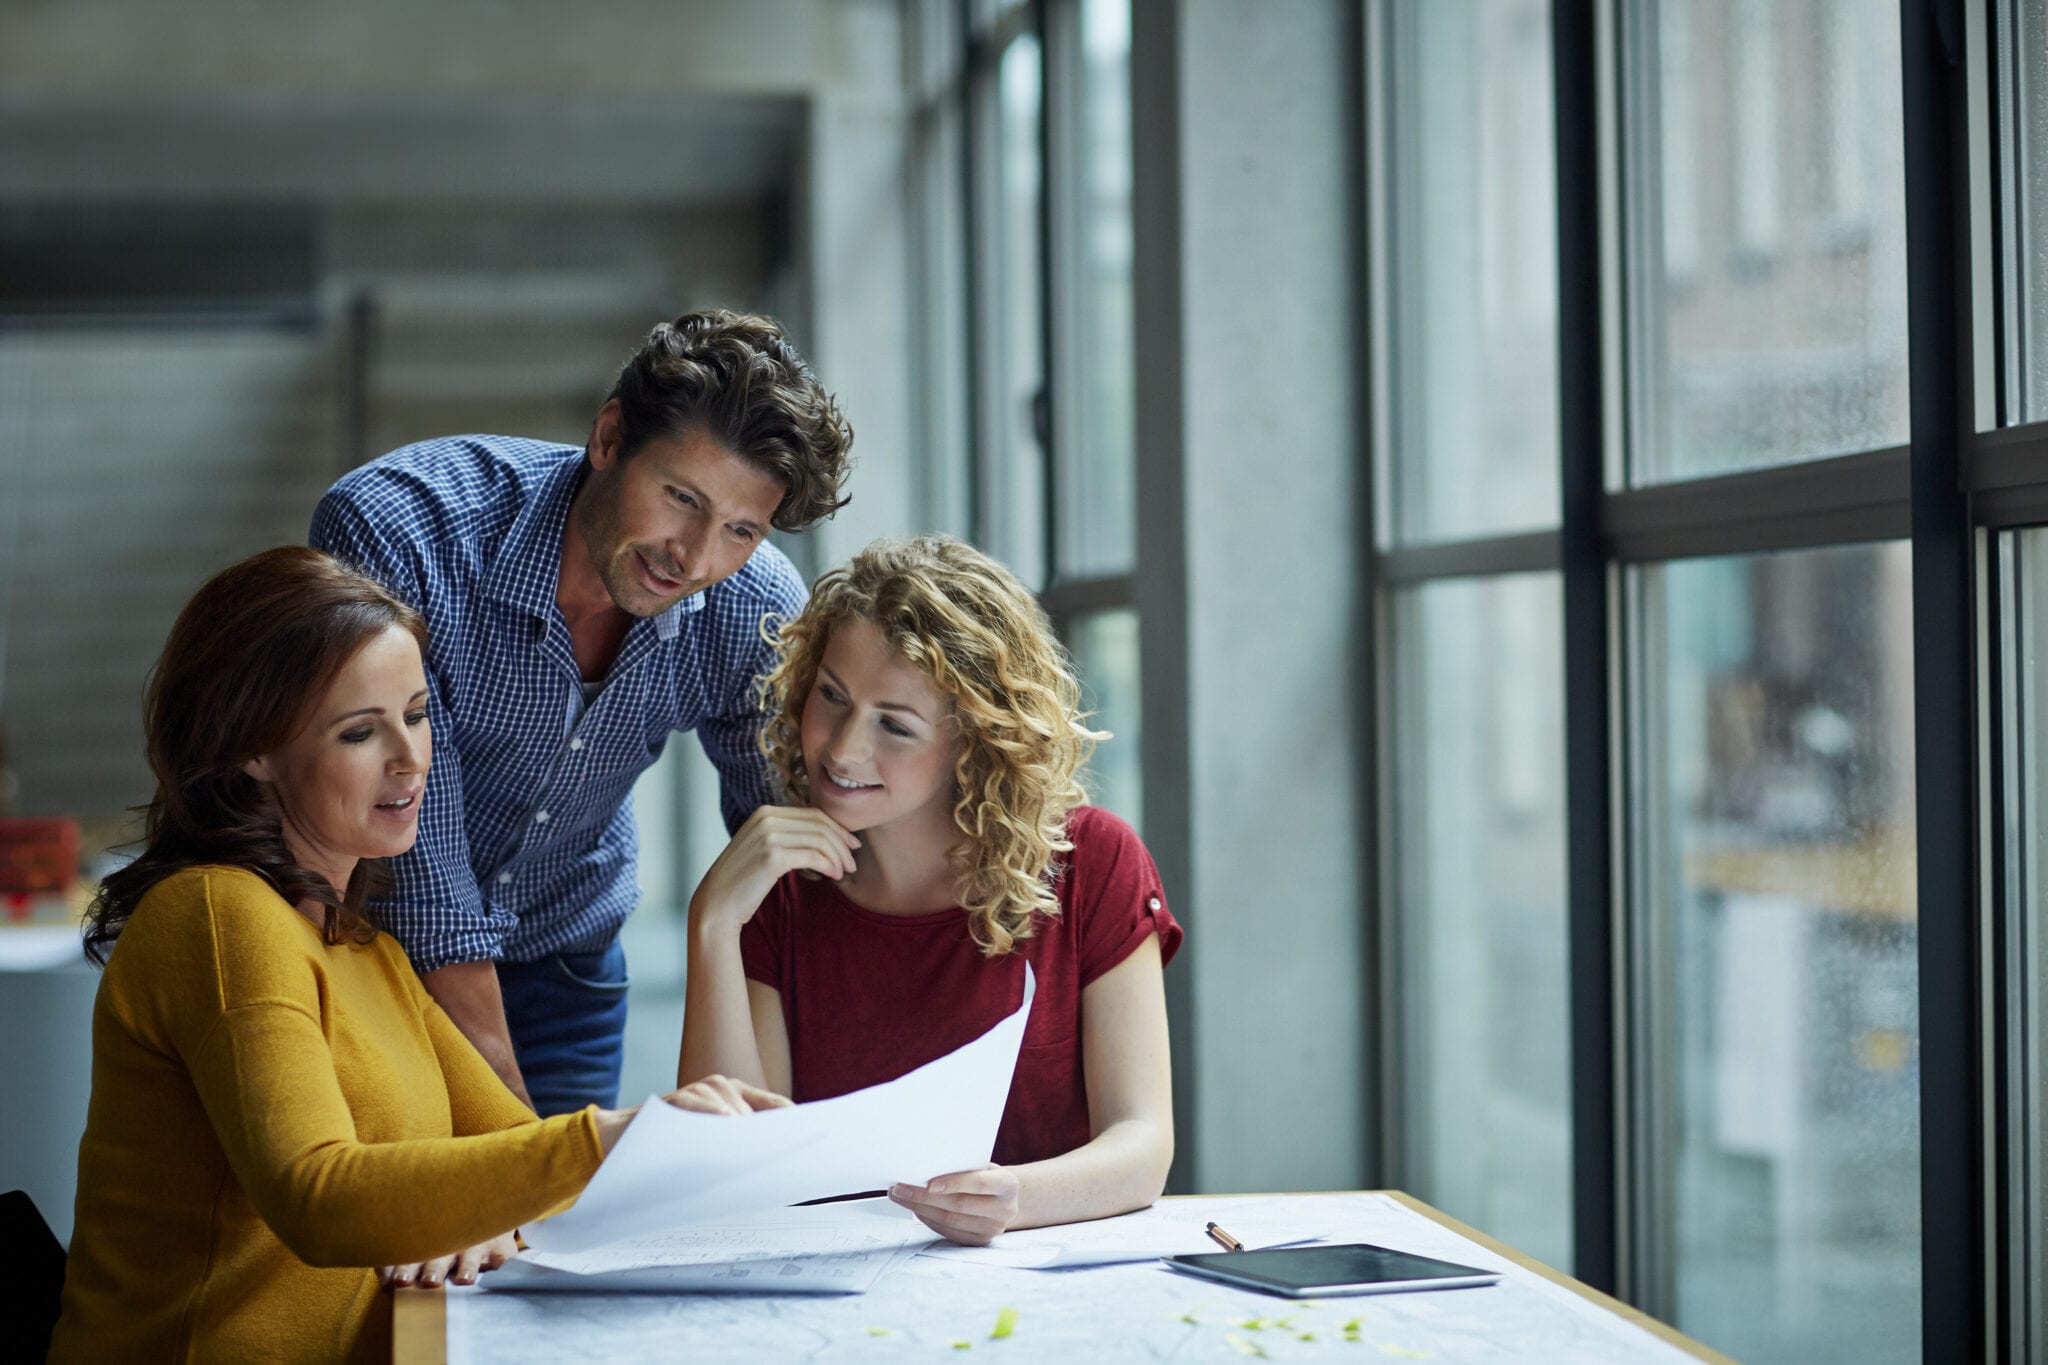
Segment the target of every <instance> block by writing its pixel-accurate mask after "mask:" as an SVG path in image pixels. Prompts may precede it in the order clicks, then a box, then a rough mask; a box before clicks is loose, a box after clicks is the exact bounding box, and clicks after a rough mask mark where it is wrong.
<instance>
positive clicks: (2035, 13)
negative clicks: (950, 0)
mask: <svg viewBox="0 0 2048 1365" xmlns="http://www.w3.org/2000/svg"><path fill="white" fill-rule="evenodd" d="M2013 9H2014V11H2015V12H2016V15H2015V18H2014V20H2013V23H2014V27H2015V28H2016V30H2017V32H2016V34H2015V35H2014V36H2015V39H2016V41H2015V43H2014V45H2013V46H2014V51H2015V53H2016V58H2015V60H2014V61H2013V63H2012V75H2013V81H2014V84H2015V85H2016V86H2017V87H2018V88H2017V89H2016V91H2015V92H2014V101H2013V105H2014V115H2015V124H2014V128H2013V133H2014V137H2013V143H2014V148H2015V150H2016V152H2017V154H2018V155H2017V158H2016V160H2017V166H2016V172H2017V173H2016V175H2015V176H2014V193H2013V198H2014V203H2013V206H2012V210H2013V215H2014V218H2015V223H2014V227H2015V231H2014V234H2013V236H2014V238H2015V247H2014V251H2013V257H2012V259H2013V261H2014V264H2015V267H2016V268H2015V270H2014V274H2015V276H2016V277H2017V278H2018V281H2019V287H2020V290H2021V293H2022V299H2021V304H2020V308H2019V313H2020V318H2019V325H2020V335H2019V336H2018V337H2017V338H2015V340H2016V342H2017V343H2018V345H2017V351H2018V355H2019V357H2020V364H2019V365H2018V366H2017V367H2016V368H2017V369H2018V372H2019V373H2018V379H2019V394H2018V401H2017V403H2016V404H2015V406H2016V408H2017V409H2018V414H2017V415H2018V420H2020V421H2023V422H2037V421H2040V420H2041V419H2042V418H2043V417H2048V3H2044V0H2019V3H2017V4H2016V5H2014V6H2013Z"/></svg>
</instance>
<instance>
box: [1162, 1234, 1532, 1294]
mask: <svg viewBox="0 0 2048 1365" xmlns="http://www.w3.org/2000/svg"><path fill="white" fill-rule="evenodd" d="M1166 1263H1167V1264H1168V1265H1170V1266H1172V1267H1173V1268H1174V1269H1175V1270H1180V1271H1185V1272H1186V1273H1187V1274H1190V1275H1201V1276H1204V1277H1205V1278H1208V1279H1211V1280H1222V1281H1223V1282H1224V1283H1225V1284H1235V1285H1242V1286H1243V1287H1244V1288H1246V1289H1259V1290H1264V1291H1265V1292H1266V1293H1268V1294H1284V1295H1286V1296H1287V1297H1288V1298H1290V1299H1307V1298H1321V1297H1323V1296H1326V1295H1331V1294H1396V1293H1405V1292H1407V1291H1408V1290H1412V1289H1475V1288H1478V1287H1479V1286H1481V1285H1489V1284H1497V1283H1499V1282H1500V1272H1499V1271H1497V1270H1481V1269H1479V1268H1478V1267H1477V1266H1469V1265H1454V1264H1453V1263H1451V1262H1450V1261H1437V1260H1432V1259H1431V1258H1429V1257H1427V1256H1411V1255H1409V1254H1408V1253H1407V1252H1405V1251H1395V1250H1392V1249H1391V1248H1389V1247H1378V1246H1372V1245H1370V1244H1369V1243H1365V1242H1355V1243H1349V1244H1346V1245H1342V1246H1313V1247H1275V1248H1273V1249H1272V1250H1270V1251H1222V1252H1203V1253H1201V1254H1199V1255H1194V1256H1168V1257H1167V1258H1166Z"/></svg>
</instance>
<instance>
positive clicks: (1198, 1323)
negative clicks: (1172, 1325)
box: [1180, 1313, 1202, 1327]
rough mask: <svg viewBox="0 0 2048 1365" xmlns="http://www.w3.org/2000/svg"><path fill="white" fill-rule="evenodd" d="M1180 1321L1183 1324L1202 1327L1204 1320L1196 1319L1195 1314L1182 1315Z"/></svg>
mask: <svg viewBox="0 0 2048 1365" xmlns="http://www.w3.org/2000/svg"><path fill="white" fill-rule="evenodd" d="M1180 1320H1181V1321H1182V1322H1185V1323H1189V1324H1191V1325H1193V1326H1196V1327H1200V1326H1201V1325H1202V1320H1201V1319H1200V1318H1198V1317H1196V1316H1195V1315H1194V1314H1193V1313H1182V1314H1181V1315H1180Z"/></svg>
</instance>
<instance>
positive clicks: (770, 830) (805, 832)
mask: <svg viewBox="0 0 2048 1365" xmlns="http://www.w3.org/2000/svg"><path fill="white" fill-rule="evenodd" d="M859 847H860V840H859V839H857V838H855V837H854V836H853V835H852V834H851V833H850V832H848V831H847V829H846V828H845V827H844V826H842V825H841V824H840V823H839V822H838V821H837V820H834V819H833V818H832V817H831V816H829V815H827V814H825V812H823V811H821V810H813V809H812V808H811V807H809V806H763V807H761V808H760V809H759V810H757V811H755V812H754V813H753V814H752V815H750V816H748V817H747V822H746V823H745V824H744V825H741V826H740V832H739V833H737V834H735V835H733V836H732V842H731V843H729V844H727V845H726V846H725V851H724V852H723V853H721V854H719V855H718V857H717V859H716V860H715V861H714V862H713V863H712V864H711V868H710V870H709V871H707V872H706V873H705V874H704V880H703V881H701V882H699V883H698V884H697V894H696V895H694V896H692V897H690V922H691V924H692V926H693V927H696V926H717V927H723V928H729V929H732V930H735V931H737V930H738V929H739V927H740V926H741V925H742V924H745V923H746V922H747V921H748V920H750V919H752V918H753V917H754V912H755V911H756V910H758V909H760V908H761V902H762V901H764V900H766V899H767V898H768V892H769V889H770V888H772V887H773V886H774V885H775V883H776V882H777V881H779V880H780V879H781V877H782V875H783V874H784V873H786V872H794V871H799V870H800V871H804V872H816V873H819V874H821V875H823V876H827V877H830V878H832V879H833V880H835V881H837V880H838V879H839V878H841V877H845V876H848V875H850V874H851V873H852V872H853V851H854V850H855V849H857V848H859Z"/></svg>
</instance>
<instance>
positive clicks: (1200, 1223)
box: [920, 1196, 1334, 1270]
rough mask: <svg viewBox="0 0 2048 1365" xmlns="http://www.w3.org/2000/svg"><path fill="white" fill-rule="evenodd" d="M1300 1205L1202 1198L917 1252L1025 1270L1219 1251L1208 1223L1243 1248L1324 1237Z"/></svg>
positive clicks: (1287, 1199) (1284, 1199)
mask: <svg viewBox="0 0 2048 1365" xmlns="http://www.w3.org/2000/svg"><path fill="white" fill-rule="evenodd" d="M1303 1207H1304V1205H1303V1203H1302V1201H1301V1200H1300V1199H1299V1198H1295V1197H1292V1196H1280V1197H1277V1198H1271V1199H1263V1198H1231V1199H1205V1200H1203V1201H1202V1204H1201V1209H1202V1212H1201V1213H1200V1214H1199V1215H1197V1214H1196V1213H1195V1212H1194V1211H1193V1210H1192V1209H1190V1208H1189V1207H1188V1206H1187V1205H1185V1204H1181V1203H1178V1202H1175V1203H1165V1204H1154V1205H1153V1206H1152V1207H1151V1208H1149V1209H1139V1210H1138V1211H1137V1212H1136V1213H1126V1214H1122V1215H1120V1216H1118V1217H1115V1218H1098V1219H1096V1220H1095V1221H1094V1222H1090V1223H1063V1224H1060V1225H1058V1226H1056V1227H1049V1228H1029V1229H1026V1230H1024V1231H1022V1232H1006V1233H1004V1234H1003V1235H1002V1236H1000V1237H998V1238H996V1240H995V1241H994V1243H992V1244H991V1245H989V1246H985V1247H969V1246H957V1245H955V1244H953V1243H951V1242H935V1243H933V1244H932V1245H930V1246H927V1247H924V1248H923V1249H922V1250H921V1252H920V1254H921V1255H925V1256H938V1257H942V1258H944V1259H947V1260H960V1261H979V1262H982V1263H983V1264H987V1265H1003V1266H1013V1267H1016V1268H1019V1269H1025V1270H1064V1269H1068V1268H1070V1267H1075V1266H1087V1265H1115V1264H1118V1263H1119V1262H1123V1261H1150V1260H1156V1259H1157V1258H1159V1257H1161V1256H1185V1255H1189V1254H1191V1253H1194V1252H1200V1251H1221V1250H1222V1249H1223V1248H1222V1247H1220V1246H1218V1245H1217V1244H1216V1243H1215V1241H1213V1240H1212V1239H1211V1238H1210V1236H1209V1234H1208V1233H1207V1232H1206V1231H1204V1225H1205V1224H1206V1223H1208V1222H1210V1221H1212V1220H1213V1221H1215V1222H1217V1223H1220V1224H1222V1225H1223V1227H1224V1229H1225V1230H1226V1231H1228V1232H1229V1233H1230V1234H1231V1235H1232V1236H1234V1237H1236V1238H1237V1239H1238V1240H1239V1241H1240V1242H1242V1243H1244V1245H1245V1246H1246V1247H1247V1248H1251V1249H1261V1248H1265V1247H1277V1246H1299V1245H1302V1244H1304V1243H1308V1242H1320V1241H1323V1240H1325V1239H1326V1238H1328V1237H1329V1236H1330V1235H1331V1234H1332V1233H1333V1232H1334V1229H1331V1228H1325V1227H1317V1226H1308V1227H1304V1226H1303V1225H1302V1217H1303V1214H1302V1209H1303Z"/></svg>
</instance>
